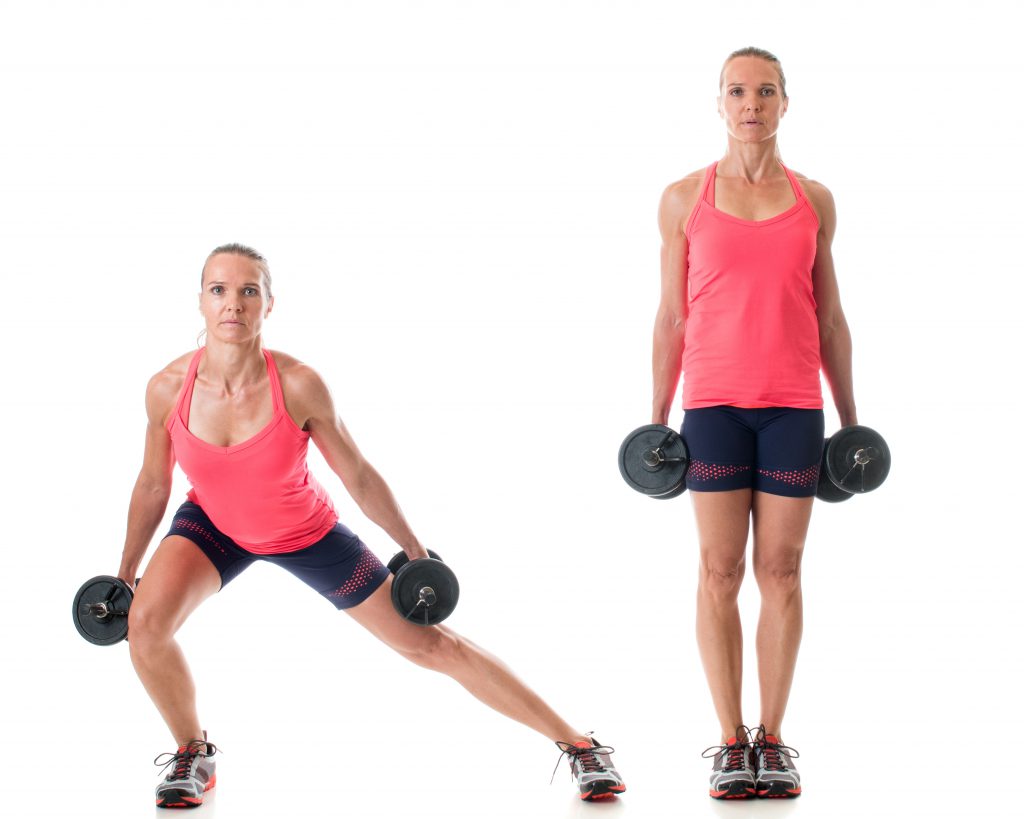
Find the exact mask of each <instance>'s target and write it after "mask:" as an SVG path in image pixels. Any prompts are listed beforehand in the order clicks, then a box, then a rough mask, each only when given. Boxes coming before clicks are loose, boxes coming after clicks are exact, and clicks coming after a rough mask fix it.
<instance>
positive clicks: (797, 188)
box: [779, 162, 807, 202]
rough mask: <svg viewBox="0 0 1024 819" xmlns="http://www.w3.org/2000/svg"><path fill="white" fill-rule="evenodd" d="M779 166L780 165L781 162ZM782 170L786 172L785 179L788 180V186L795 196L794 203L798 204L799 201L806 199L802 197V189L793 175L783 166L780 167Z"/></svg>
mask: <svg viewBox="0 0 1024 819" xmlns="http://www.w3.org/2000/svg"><path fill="white" fill-rule="evenodd" d="M779 164H780V165H782V163H781V162H780V163H779ZM782 170H784V171H785V172H786V178H787V179H789V184H790V185H792V186H793V193H794V194H796V201H797V202H799V201H800V200H801V199H806V198H807V197H806V196H805V195H804V189H803V188H802V187H801V186H800V182H799V181H798V180H797V178H796V176H795V175H794V173H793V172H792V171H791V170H790V169H789V168H787V167H786V166H785V165H782Z"/></svg>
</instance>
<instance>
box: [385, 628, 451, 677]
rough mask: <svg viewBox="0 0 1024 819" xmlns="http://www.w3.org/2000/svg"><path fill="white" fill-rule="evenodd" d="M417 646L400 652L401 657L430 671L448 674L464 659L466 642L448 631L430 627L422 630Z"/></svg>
mask: <svg viewBox="0 0 1024 819" xmlns="http://www.w3.org/2000/svg"><path fill="white" fill-rule="evenodd" d="M423 631H424V633H423V635H422V637H421V638H420V639H419V640H418V642H417V644H416V645H415V646H413V647H410V648H404V649H402V650H401V653H402V655H403V656H405V657H406V658H407V659H409V660H411V661H412V662H414V663H416V665H419V666H422V667H423V668H429V669H430V670H431V671H440V672H442V673H445V672H448V671H449V670H450V669H452V668H455V667H456V666H458V665H459V664H460V663H461V662H462V660H463V659H464V657H465V653H466V641H465V640H464V639H463V638H462V637H460V636H459V635H458V634H456V633H455V632H453V631H451V630H450V629H443V628H440V627H438V626H431V627H430V628H427V629H424V630H423Z"/></svg>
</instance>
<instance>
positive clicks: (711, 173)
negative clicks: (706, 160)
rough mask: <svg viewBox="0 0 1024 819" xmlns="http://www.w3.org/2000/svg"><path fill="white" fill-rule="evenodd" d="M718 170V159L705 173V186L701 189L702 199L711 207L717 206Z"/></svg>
mask: <svg viewBox="0 0 1024 819" xmlns="http://www.w3.org/2000/svg"><path fill="white" fill-rule="evenodd" d="M717 168H718V160H717V159H716V160H715V161H714V162H712V163H711V164H710V165H708V169H707V170H706V171H704V185H703V187H702V188H701V189H700V198H701V199H703V200H704V201H705V202H707V203H708V204H709V205H711V207H714V206H715V175H716V171H717Z"/></svg>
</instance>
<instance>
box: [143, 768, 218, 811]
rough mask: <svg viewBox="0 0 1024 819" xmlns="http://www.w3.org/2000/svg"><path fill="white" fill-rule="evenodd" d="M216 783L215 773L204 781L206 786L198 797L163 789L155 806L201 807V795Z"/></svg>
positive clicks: (175, 807) (178, 808) (211, 788)
mask: <svg viewBox="0 0 1024 819" xmlns="http://www.w3.org/2000/svg"><path fill="white" fill-rule="evenodd" d="M216 784H217V775H216V774H214V775H213V779H211V780H210V781H209V782H207V783H206V787H205V788H203V794H202V796H200V797H199V798H198V799H197V798H196V797H194V796H185V795H183V794H182V793H181V792H180V791H175V790H168V791H164V792H163V794H161V795H160V796H159V797H158V798H157V800H156V806H157V807H158V808H173V809H175V810H181V809H182V808H186V809H187V808H198V807H202V804H203V796H206V794H207V793H209V792H210V791H211V790H213V788H214V787H215V786H216Z"/></svg>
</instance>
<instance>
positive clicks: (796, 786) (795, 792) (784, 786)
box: [753, 725, 801, 799]
mask: <svg viewBox="0 0 1024 819" xmlns="http://www.w3.org/2000/svg"><path fill="white" fill-rule="evenodd" d="M753 744H754V757H755V761H756V763H757V795H758V796H759V797H761V798H762V799H793V798H794V797H797V796H799V795H800V793H801V790H800V774H799V773H798V772H797V769H796V765H795V764H794V763H793V760H794V759H796V758H797V757H799V756H800V753H799V752H798V751H797V750H796V749H795V748H790V747H789V746H788V745H783V744H782V743H781V742H779V740H778V737H776V736H773V735H772V734H768V733H765V728H764V726H763V725H762V726H761V727H760V728H758V729H757V737H756V738H755V739H754V743H753Z"/></svg>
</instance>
